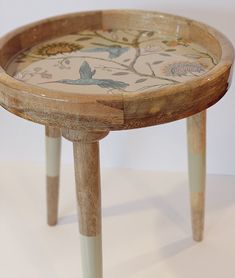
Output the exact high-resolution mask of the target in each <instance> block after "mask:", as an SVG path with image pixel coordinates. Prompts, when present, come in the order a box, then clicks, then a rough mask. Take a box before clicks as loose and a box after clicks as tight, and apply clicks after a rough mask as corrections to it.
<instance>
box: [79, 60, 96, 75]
mask: <svg viewBox="0 0 235 278" xmlns="http://www.w3.org/2000/svg"><path fill="white" fill-rule="evenodd" d="M79 73H80V78H81V79H91V78H92V76H93V75H94V72H92V71H91V67H90V65H89V64H88V63H87V61H84V62H83V63H82V65H81V67H80V70H79Z"/></svg>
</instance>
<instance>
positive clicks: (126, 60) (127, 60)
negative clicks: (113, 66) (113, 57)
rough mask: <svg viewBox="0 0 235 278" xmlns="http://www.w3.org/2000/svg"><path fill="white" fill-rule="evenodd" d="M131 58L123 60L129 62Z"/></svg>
mask: <svg viewBox="0 0 235 278" xmlns="http://www.w3.org/2000/svg"><path fill="white" fill-rule="evenodd" d="M130 60H131V59H125V60H124V61H123V62H125V63H126V62H129V61H130Z"/></svg>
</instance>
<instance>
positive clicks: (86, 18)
mask: <svg viewBox="0 0 235 278" xmlns="http://www.w3.org/2000/svg"><path fill="white" fill-rule="evenodd" d="M232 62H233V49H232V46H231V44H230V43H229V41H228V40H227V39H226V38H225V37H224V36H223V35H222V34H220V33H219V32H217V31H216V30H214V29H213V28H211V27H208V26H206V25H204V24H201V23H198V22H195V21H191V20H188V19H185V18H182V17H176V16H172V15H166V14H161V13H156V12H146V11H118V10H117V11H115V10H114V11H96V12H86V13H76V14H71V15H65V16H61V17H56V18H52V19H47V20H44V21H41V22H38V23H34V24H32V25H28V26H26V27H23V28H21V29H18V30H16V31H14V32H12V33H11V34H9V35H7V36H5V37H4V38H3V39H2V40H0V63H1V66H2V67H1V68H0V91H1V96H0V100H1V104H2V106H3V107H5V108H6V109H8V110H9V111H11V112H13V113H15V114H17V115H19V116H21V117H24V118H27V119H30V120H32V121H35V122H39V123H42V124H46V125H53V126H60V127H69V128H72V129H77V128H88V129H97V130H99V129H106V130H117V129H128V128H135V127H144V126H148V125H154V124H159V123H164V122H169V121H173V120H177V119H180V118H183V117H187V116H190V115H192V114H195V113H197V112H200V111H202V110H204V109H206V108H207V107H209V106H211V105H212V104H214V103H215V102H216V101H218V100H219V99H220V98H221V97H222V96H223V95H224V93H225V92H226V91H227V89H228V81H229V77H230V69H231V66H232Z"/></svg>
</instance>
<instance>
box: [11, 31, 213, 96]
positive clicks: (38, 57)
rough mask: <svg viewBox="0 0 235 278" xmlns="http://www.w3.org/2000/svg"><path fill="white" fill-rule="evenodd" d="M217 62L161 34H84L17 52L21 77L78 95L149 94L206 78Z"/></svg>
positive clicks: (16, 73) (14, 68)
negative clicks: (201, 77) (202, 77)
mask: <svg viewBox="0 0 235 278" xmlns="http://www.w3.org/2000/svg"><path fill="white" fill-rule="evenodd" d="M217 63H218V61H217V59H216V57H214V55H213V54H212V53H211V52H210V51H209V50H208V49H206V48H204V47H202V46H200V45H199V44H197V43H194V42H193V41H192V40H189V39H184V38H182V37H181V36H180V35H178V34H175V36H172V35H171V36H170V35H167V34H161V32H157V31H155V30H154V31H149V30H131V29H126V30H125V29H123V30H119V29H109V30H98V29H97V30H83V31H81V32H78V33H77V34H72V35H66V36H61V37H58V38H56V39H52V40H48V41H46V42H43V43H40V44H38V45H36V46H34V47H32V48H31V49H27V50H24V51H23V52H21V53H19V54H17V55H16V56H15V57H14V59H13V60H12V61H11V62H10V63H9V65H8V67H7V72H8V73H9V74H10V75H12V76H13V77H15V78H16V79H18V80H20V81H23V82H26V83H29V84H34V85H37V86H40V87H44V88H48V89H58V90H62V91H64V92H74V93H84V94H85V93H97V92H100V93H104V94H107V93H115V91H118V92H120V91H121V92H145V91H148V90H152V89H157V88H162V87H166V86H172V85H176V84H179V83H182V82H185V81H187V80H190V79H192V78H194V77H197V76H202V75H204V74H205V73H207V72H208V71H209V70H211V69H212V68H213V67H214V66H215V65H216V64H217Z"/></svg>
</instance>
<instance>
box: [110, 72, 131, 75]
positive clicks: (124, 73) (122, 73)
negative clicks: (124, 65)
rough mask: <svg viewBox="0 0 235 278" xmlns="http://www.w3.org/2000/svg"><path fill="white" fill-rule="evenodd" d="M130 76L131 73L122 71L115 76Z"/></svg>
mask: <svg viewBox="0 0 235 278" xmlns="http://www.w3.org/2000/svg"><path fill="white" fill-rule="evenodd" d="M127 74H129V72H125V71H120V72H116V73H114V74H113V75H127Z"/></svg>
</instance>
